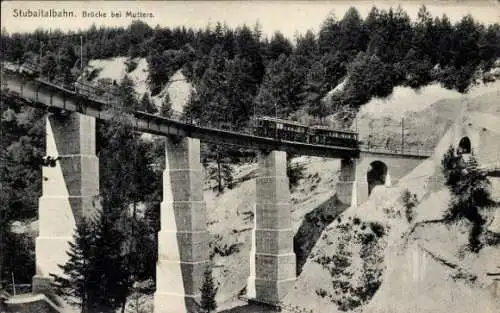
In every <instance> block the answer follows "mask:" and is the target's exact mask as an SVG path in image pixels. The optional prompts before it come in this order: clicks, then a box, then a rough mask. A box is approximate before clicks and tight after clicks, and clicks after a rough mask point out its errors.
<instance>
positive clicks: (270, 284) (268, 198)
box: [250, 151, 296, 305]
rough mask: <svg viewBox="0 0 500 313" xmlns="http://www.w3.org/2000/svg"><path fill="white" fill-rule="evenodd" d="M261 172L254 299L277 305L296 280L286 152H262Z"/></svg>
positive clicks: (257, 209) (256, 208)
mask: <svg viewBox="0 0 500 313" xmlns="http://www.w3.org/2000/svg"><path fill="white" fill-rule="evenodd" d="M259 172H260V176H259V177H258V178H257V180H256V199H255V200H256V201H255V203H256V205H255V219H256V220H255V225H256V228H255V246H256V249H255V274H256V277H255V294H256V296H255V300H257V301H262V302H265V303H269V304H274V305H278V304H279V301H280V300H282V299H283V297H284V296H285V295H286V294H287V293H288V291H289V290H290V289H291V288H292V287H293V284H294V283H295V279H296V272H295V270H296V268H295V253H294V251H293V235H294V234H293V229H292V216H291V204H290V191H289V186H288V177H287V174H286V152H282V151H271V152H264V151H261V152H260V153H259ZM250 257H252V256H250Z"/></svg>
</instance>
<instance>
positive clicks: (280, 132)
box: [255, 116, 309, 142]
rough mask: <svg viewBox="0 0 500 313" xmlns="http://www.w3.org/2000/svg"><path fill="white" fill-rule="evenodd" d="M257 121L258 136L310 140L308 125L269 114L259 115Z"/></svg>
mask: <svg viewBox="0 0 500 313" xmlns="http://www.w3.org/2000/svg"><path fill="white" fill-rule="evenodd" d="M255 122H256V123H255V134H256V135H257V136H262V137H270V138H276V139H280V140H289V141H299V142H308V138H309V136H308V129H309V127H308V126H305V125H302V124H300V123H297V122H292V121H286V120H282V119H277V118H273V117H268V116H264V117H259V118H257V119H256V121H255Z"/></svg>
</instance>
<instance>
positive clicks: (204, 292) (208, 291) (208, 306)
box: [200, 266, 218, 313]
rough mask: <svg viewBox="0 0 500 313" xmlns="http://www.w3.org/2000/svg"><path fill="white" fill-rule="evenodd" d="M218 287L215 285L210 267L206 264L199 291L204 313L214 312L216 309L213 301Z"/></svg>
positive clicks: (215, 303)
mask: <svg viewBox="0 0 500 313" xmlns="http://www.w3.org/2000/svg"><path fill="white" fill-rule="evenodd" d="M217 289H218V287H215V283H214V279H213V277H212V268H211V267H210V266H207V268H206V269H205V272H204V273H203V285H202V287H201V289H200V291H201V303H200V305H201V309H202V310H204V312H205V313H211V312H215V310H216V309H217V302H215V296H216V294H217Z"/></svg>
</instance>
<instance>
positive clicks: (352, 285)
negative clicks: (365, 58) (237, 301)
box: [286, 90, 500, 313]
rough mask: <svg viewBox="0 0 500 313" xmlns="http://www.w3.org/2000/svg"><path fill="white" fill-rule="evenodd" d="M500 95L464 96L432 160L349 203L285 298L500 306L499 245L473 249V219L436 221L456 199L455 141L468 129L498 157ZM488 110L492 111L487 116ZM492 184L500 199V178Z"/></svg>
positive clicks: (377, 307) (361, 304)
mask: <svg viewBox="0 0 500 313" xmlns="http://www.w3.org/2000/svg"><path fill="white" fill-rule="evenodd" d="M499 95H500V93H499V90H496V91H492V92H490V93H486V94H484V95H482V96H478V97H464V98H463V99H461V100H460V101H461V103H462V108H463V111H461V112H462V114H459V115H458V116H457V117H456V119H455V123H453V125H452V126H451V127H448V129H447V131H446V132H445V134H444V135H443V136H442V138H441V140H439V143H438V145H437V146H436V148H435V152H434V155H433V156H432V157H431V158H429V159H428V160H426V161H425V162H423V163H422V164H421V165H420V166H419V167H417V168H416V169H415V170H414V171H413V172H412V173H410V174H409V175H408V176H406V177H405V178H403V179H402V180H401V181H400V183H399V185H398V186H394V187H389V188H388V187H383V186H378V187H376V188H375V190H374V192H373V193H372V196H371V197H370V199H369V200H368V201H367V202H366V203H364V204H363V205H361V206H359V207H357V208H354V207H352V208H349V209H347V210H346V211H345V212H344V213H343V214H341V215H340V216H339V218H337V219H336V220H335V221H334V222H333V223H331V224H330V225H329V226H328V227H327V229H326V230H325V231H324V232H323V233H322V235H321V239H320V240H319V241H318V243H317V244H316V246H315V247H314V249H313V251H312V253H311V255H310V256H309V258H308V260H307V263H306V265H305V267H304V271H303V272H302V274H301V275H300V277H299V279H298V281H297V284H296V285H295V288H294V290H293V292H291V293H290V294H289V295H288V297H287V298H286V302H287V303H288V304H289V305H291V306H299V307H302V308H306V309H313V310H314V312H342V311H353V312H370V313H372V312H373V313H375V312H377V313H378V312H445V311H449V310H451V312H464V313H465V312H488V313H489V312H496V311H495V310H494V308H498V305H499V303H498V299H499V295H498V294H496V295H495V294H493V292H492V289H493V285H492V283H493V281H492V280H491V277H488V276H487V275H486V273H488V272H493V271H495V269H496V268H497V266H499V265H500V264H499V262H498V260H500V248H499V245H498V244H499V243H498V242H495V241H494V240H493V241H489V240H487V239H485V240H486V242H487V244H486V246H485V247H484V248H483V249H482V250H481V251H480V252H479V253H477V254H474V253H471V252H470V251H468V250H467V249H466V244H467V236H468V232H469V229H470V225H469V224H468V223H466V222H463V223H457V224H452V225H448V224H444V223H442V222H435V220H439V219H441V218H442V217H443V213H444V211H445V210H446V208H447V206H448V200H449V199H450V195H449V192H448V189H447V188H446V187H445V186H444V178H443V177H442V174H441V172H440V161H441V159H442V157H443V155H444V153H445V151H446V150H447V148H448V147H449V146H450V145H453V146H456V145H457V143H458V140H459V139H460V137H461V136H463V135H464V134H466V135H467V136H469V137H470V138H474V139H472V140H473V146H474V149H475V150H474V151H476V152H475V155H476V156H477V158H478V161H479V163H480V164H482V163H488V162H490V161H491V157H494V158H496V159H497V161H498V156H499V155H500V153H499V152H500V146H499V145H498V142H500V127H499V126H498V125H500V114H498V104H497V102H496V101H497V100H495V99H498V96H499ZM485 112H488V113H490V115H488V116H489V119H488V120H486V121H485V119H484V118H483V117H484V116H485ZM492 113H493V114H492ZM427 125H429V126H430V125H433V124H431V123H428V124H427ZM429 128H430V127H429ZM457 138H458V139H457ZM474 140H476V143H474ZM491 182H492V187H491V188H492V190H491V192H492V194H493V195H494V196H495V197H496V201H498V200H500V181H499V180H498V178H491ZM406 190H408V191H409V192H410V194H411V197H410V199H411V201H413V203H414V204H415V207H413V208H412V209H411V210H410V212H408V210H407V207H408V201H406V202H405V201H403V200H402V195H403V192H404V191H406ZM499 211H500V207H496V208H492V209H491V211H490V212H489V213H488V214H487V215H488V216H487V225H489V226H488V227H489V228H488V230H489V231H488V234H489V235H491V236H493V234H496V235H497V236H498V232H499V229H498V226H497V225H498V219H499ZM408 213H410V215H411V218H408ZM471 299H474V300H473V301H471ZM495 301H496V302H495Z"/></svg>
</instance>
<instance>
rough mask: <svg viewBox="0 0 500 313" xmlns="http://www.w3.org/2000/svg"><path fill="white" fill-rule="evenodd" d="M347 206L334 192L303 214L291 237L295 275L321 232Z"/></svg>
mask: <svg viewBox="0 0 500 313" xmlns="http://www.w3.org/2000/svg"><path fill="white" fill-rule="evenodd" d="M348 207H349V205H347V204H344V203H342V202H340V201H339V200H338V198H337V194H335V195H333V196H332V197H330V198H329V199H328V200H326V201H325V202H323V203H322V204H320V205H319V206H318V207H317V208H316V209H314V210H313V211H311V212H309V213H307V214H306V215H305V216H304V219H303V222H302V224H301V225H300V227H299V230H298V231H297V234H296V235H295V237H294V238H293V250H294V252H295V255H296V257H297V259H296V260H297V265H296V272H297V276H298V275H300V273H301V272H302V267H303V266H304V264H305V263H306V260H307V257H308V256H309V254H310V253H311V250H312V248H313V247H314V245H315V244H316V242H317V241H318V239H319V237H320V235H321V233H322V232H323V231H324V230H325V228H326V227H327V226H328V225H329V224H330V223H331V222H333V220H334V219H335V218H336V217H337V216H339V215H340V213H342V212H344V210H345V209H347V208H348Z"/></svg>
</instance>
